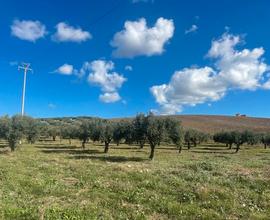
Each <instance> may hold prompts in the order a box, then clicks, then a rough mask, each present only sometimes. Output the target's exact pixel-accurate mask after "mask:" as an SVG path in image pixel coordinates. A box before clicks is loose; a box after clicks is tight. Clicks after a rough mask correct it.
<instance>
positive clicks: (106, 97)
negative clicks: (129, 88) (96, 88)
mask: <svg viewBox="0 0 270 220" xmlns="http://www.w3.org/2000/svg"><path fill="white" fill-rule="evenodd" d="M99 100H100V101H102V102H105V103H113V102H117V101H119V100H121V97H120V95H119V94H118V92H111V93H110V92H106V93H104V94H101V95H100V96H99Z"/></svg>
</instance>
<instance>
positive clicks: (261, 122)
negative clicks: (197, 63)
mask: <svg viewBox="0 0 270 220" xmlns="http://www.w3.org/2000/svg"><path fill="white" fill-rule="evenodd" d="M160 117H172V118H176V119H178V120H179V121H181V123H182V125H183V126H184V128H193V129H197V130H199V131H203V132H208V133H212V134H213V133H215V132H218V131H222V130H252V131H256V132H270V118H253V117H237V116H221V115H173V116H160ZM93 118H94V117H88V116H80V117H62V118H61V117H59V118H43V119H41V120H63V121H65V120H81V119H93ZM131 119H132V118H113V119H111V120H113V121H119V120H131Z"/></svg>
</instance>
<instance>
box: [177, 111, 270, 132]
mask: <svg viewBox="0 0 270 220" xmlns="http://www.w3.org/2000/svg"><path fill="white" fill-rule="evenodd" d="M172 117H174V118H177V119H179V120H181V122H182V125H183V126H184V127H185V128H194V129H197V130H200V131H203V132H209V133H215V132H217V131H221V130H252V131H256V132H270V118H253V117H236V116H219V115H175V116H172Z"/></svg>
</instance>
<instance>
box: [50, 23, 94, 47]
mask: <svg viewBox="0 0 270 220" xmlns="http://www.w3.org/2000/svg"><path fill="white" fill-rule="evenodd" d="M56 29H57V30H56V33H55V34H54V35H53V36H52V39H53V40H55V41H58V42H77V43H79V42H83V41H87V40H89V39H91V38H92V35H91V34H90V33H89V32H87V31H83V30H82V29H81V28H79V27H78V28H75V27H72V26H70V25H68V24H67V23H65V22H60V23H58V24H57V25H56Z"/></svg>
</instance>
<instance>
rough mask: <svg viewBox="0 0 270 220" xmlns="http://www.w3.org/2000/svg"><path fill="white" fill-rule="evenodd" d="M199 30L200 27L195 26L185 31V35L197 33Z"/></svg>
mask: <svg viewBox="0 0 270 220" xmlns="http://www.w3.org/2000/svg"><path fill="white" fill-rule="evenodd" d="M197 30H198V26H197V25H195V24H193V25H192V26H191V27H190V28H189V29H187V30H185V34H189V33H192V32H196V31H197Z"/></svg>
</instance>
